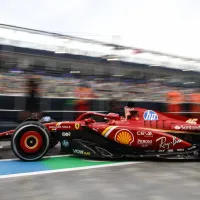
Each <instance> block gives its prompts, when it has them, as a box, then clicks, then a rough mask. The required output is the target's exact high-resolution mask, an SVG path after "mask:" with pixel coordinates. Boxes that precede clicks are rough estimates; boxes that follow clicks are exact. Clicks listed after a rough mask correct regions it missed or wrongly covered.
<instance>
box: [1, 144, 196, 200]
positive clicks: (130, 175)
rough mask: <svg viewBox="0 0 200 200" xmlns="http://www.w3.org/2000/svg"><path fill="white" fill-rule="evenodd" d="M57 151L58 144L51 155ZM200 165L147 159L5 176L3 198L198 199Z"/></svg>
mask: <svg viewBox="0 0 200 200" xmlns="http://www.w3.org/2000/svg"><path fill="white" fill-rule="evenodd" d="M58 153H59V146H57V147H56V148H53V149H52V150H51V151H50V152H49V153H48V155H56V154H58ZM0 157H1V159H11V158H16V157H15V156H14V155H13V153H12V151H11V150H10V149H5V150H1V151H0ZM199 164H200V163H199V162H155V161H154V162H149V161H144V162H133V163H132V164H130V165H124V166H112V167H106V168H97V169H86V170H79V171H69V172H62V173H54V174H43V175H37V176H23V177H14V178H8V179H6V178H5V179H1V180H0V193H1V200H12V199H16V198H17V199H22V200H25V199H27V198H29V199H38V200H46V199H48V200H51V199H52V200H53V199H59V200H62V199H63V200H66V199H70V200H72V199H91V200H94V199H95V200H101V199H109V200H111V199H115V200H116V199H120V200H121V199H127V200H128V199H140V200H147V199H148V200H174V199H183V200H188V199H190V200H193V199H195V200H196V199H199V197H200V190H199V185H200V167H199ZM13 167H15V166H13Z"/></svg>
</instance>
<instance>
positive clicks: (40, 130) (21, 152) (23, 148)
mask: <svg viewBox="0 0 200 200" xmlns="http://www.w3.org/2000/svg"><path fill="white" fill-rule="evenodd" d="M50 142H51V138H50V134H49V132H48V130H47V129H46V127H45V126H44V125H42V124H41V123H39V122H36V121H27V122H24V123H22V124H21V125H19V126H18V127H17V128H16V129H15V132H14V133H13V135H12V137H11V147H12V150H13V152H14V154H15V155H16V156H17V157H18V158H20V159H21V160H24V161H36V160H39V159H41V158H42V157H43V156H44V155H45V154H46V153H47V151H48V149H49V147H50Z"/></svg>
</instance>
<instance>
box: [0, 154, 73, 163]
mask: <svg viewBox="0 0 200 200" xmlns="http://www.w3.org/2000/svg"><path fill="white" fill-rule="evenodd" d="M69 156H75V155H73V154H67V155H54V156H44V157H43V158H59V157H69ZM14 160H20V159H19V158H8V159H0V162H1V161H3V162H5V161H14ZM24 162H26V161H24Z"/></svg>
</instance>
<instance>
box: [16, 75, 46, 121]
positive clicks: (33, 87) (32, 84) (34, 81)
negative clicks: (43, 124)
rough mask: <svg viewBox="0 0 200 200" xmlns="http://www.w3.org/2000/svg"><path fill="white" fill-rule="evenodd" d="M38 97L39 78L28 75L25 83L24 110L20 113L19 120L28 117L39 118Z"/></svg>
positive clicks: (39, 91)
mask: <svg viewBox="0 0 200 200" xmlns="http://www.w3.org/2000/svg"><path fill="white" fill-rule="evenodd" d="M40 97H41V90H40V88H39V80H38V78H36V77H30V78H29V79H28V83H27V96H26V103H25V111H24V112H22V113H21V115H20V120H25V119H27V118H29V117H37V118H38V119H40V118H41V116H42V113H41V111H40Z"/></svg>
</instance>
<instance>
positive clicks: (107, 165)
mask: <svg viewBox="0 0 200 200" xmlns="http://www.w3.org/2000/svg"><path fill="white" fill-rule="evenodd" d="M139 163H143V162H123V163H113V164H102V165H95V166H86V167H75V168H65V169H57V170H47V171H38V172H28V173H20V174H8V175H0V179H6V178H17V177H23V176H36V175H42V174H55V173H62V172H70V171H79V170H86V169H97V168H105V167H116V166H124V165H130V164H132V165H133V164H139Z"/></svg>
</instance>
